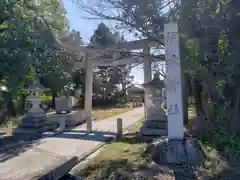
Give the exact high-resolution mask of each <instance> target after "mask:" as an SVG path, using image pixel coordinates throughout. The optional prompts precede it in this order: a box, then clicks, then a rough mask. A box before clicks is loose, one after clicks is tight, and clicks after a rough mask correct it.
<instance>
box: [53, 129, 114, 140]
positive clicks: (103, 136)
mask: <svg viewBox="0 0 240 180" xmlns="http://www.w3.org/2000/svg"><path fill="white" fill-rule="evenodd" d="M115 136H116V133H112V132H110V131H93V132H92V133H90V134H88V133H87V131H84V130H70V131H68V132H65V133H63V134H58V135H56V136H54V138H60V139H79V140H87V141H100V142H105V141H106V140H107V139H108V138H115ZM50 138H51V137H50Z"/></svg>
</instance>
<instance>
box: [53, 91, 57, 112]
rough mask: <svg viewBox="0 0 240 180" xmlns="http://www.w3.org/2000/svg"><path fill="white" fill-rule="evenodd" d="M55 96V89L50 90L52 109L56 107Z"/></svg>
mask: <svg viewBox="0 0 240 180" xmlns="http://www.w3.org/2000/svg"><path fill="white" fill-rule="evenodd" d="M56 97H57V92H56V91H52V109H55V108H56V104H55V98H56Z"/></svg>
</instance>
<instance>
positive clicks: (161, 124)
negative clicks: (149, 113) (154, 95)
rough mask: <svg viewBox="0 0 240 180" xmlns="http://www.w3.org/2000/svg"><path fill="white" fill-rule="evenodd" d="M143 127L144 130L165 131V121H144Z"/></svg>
mask: <svg viewBox="0 0 240 180" xmlns="http://www.w3.org/2000/svg"><path fill="white" fill-rule="evenodd" d="M144 127H146V128H153V129H165V130H167V127H168V125H167V121H160V120H155V121H154V120H152V121H150V120H147V121H144Z"/></svg>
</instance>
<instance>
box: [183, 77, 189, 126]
mask: <svg viewBox="0 0 240 180" xmlns="http://www.w3.org/2000/svg"><path fill="white" fill-rule="evenodd" d="M182 80H183V83H182V84H183V86H182V90H183V120H184V124H185V125H187V124H188V87H187V84H188V83H187V74H183V78H182Z"/></svg>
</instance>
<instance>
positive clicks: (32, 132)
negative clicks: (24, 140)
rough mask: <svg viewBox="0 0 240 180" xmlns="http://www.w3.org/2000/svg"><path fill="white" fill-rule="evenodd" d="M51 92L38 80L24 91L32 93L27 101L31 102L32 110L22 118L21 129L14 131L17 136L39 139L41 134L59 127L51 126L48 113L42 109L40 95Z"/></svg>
mask: <svg viewBox="0 0 240 180" xmlns="http://www.w3.org/2000/svg"><path fill="white" fill-rule="evenodd" d="M49 90H50V89H49V88H45V87H44V86H43V85H41V84H40V83H39V80H38V78H36V79H35V80H34V82H33V84H32V85H30V86H29V87H28V88H25V89H24V91H25V92H30V95H29V96H28V97H27V100H28V101H30V102H31V104H32V108H30V109H29V110H28V113H27V114H26V115H25V116H24V117H22V118H21V120H20V125H19V127H18V128H17V129H15V131H14V134H15V135H17V136H23V135H24V136H26V135H27V136H29V137H31V138H33V137H39V136H40V135H41V133H43V132H45V131H47V130H50V129H55V128H56V127H57V126H56V125H55V124H51V123H49V122H48V121H47V120H46V113H45V112H44V110H43V109H42V108H40V104H41V97H40V93H43V92H45V91H49Z"/></svg>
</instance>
